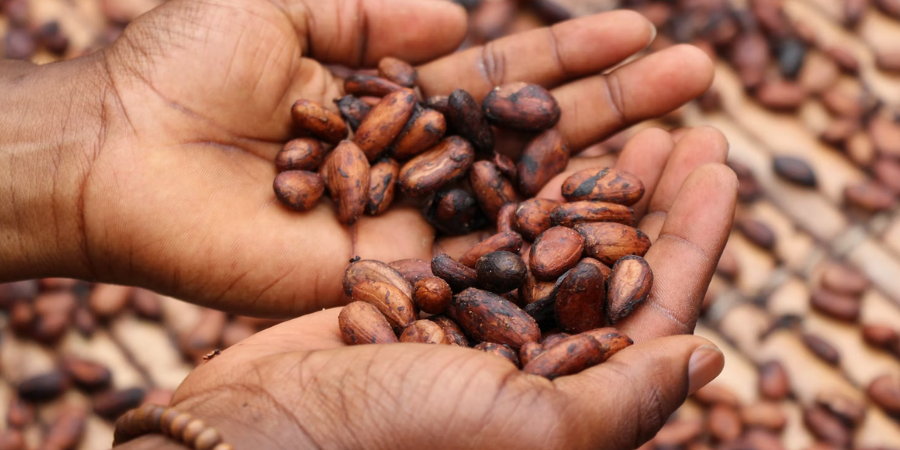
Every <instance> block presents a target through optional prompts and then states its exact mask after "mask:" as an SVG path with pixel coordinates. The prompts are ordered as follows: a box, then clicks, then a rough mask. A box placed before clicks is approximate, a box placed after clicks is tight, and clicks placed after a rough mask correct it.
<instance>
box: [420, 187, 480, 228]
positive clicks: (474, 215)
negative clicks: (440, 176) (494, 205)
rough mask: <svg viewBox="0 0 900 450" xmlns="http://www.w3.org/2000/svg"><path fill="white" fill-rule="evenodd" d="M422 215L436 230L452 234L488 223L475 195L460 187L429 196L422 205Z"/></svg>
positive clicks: (442, 190)
mask: <svg viewBox="0 0 900 450" xmlns="http://www.w3.org/2000/svg"><path fill="white" fill-rule="evenodd" d="M422 215H423V216H424V217H425V220H427V221H428V223H429V224H430V225H431V226H433V227H434V228H435V229H436V230H438V231H440V232H442V233H445V234H448V235H451V236H459V235H463V234H468V233H471V232H473V231H475V230H478V229H481V228H483V227H484V226H485V225H487V224H488V219H487V216H485V215H484V213H483V212H482V211H481V208H479V207H478V202H477V201H476V200H475V197H473V196H472V194H470V193H468V192H467V191H465V190H463V189H458V188H449V189H441V190H439V191H437V192H435V193H434V194H433V195H431V196H429V197H428V199H427V200H425V204H424V205H422Z"/></svg>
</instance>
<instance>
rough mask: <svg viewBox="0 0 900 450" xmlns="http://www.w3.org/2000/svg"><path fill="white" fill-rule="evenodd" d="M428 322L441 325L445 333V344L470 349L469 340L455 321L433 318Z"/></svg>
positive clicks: (441, 317)
mask: <svg viewBox="0 0 900 450" xmlns="http://www.w3.org/2000/svg"><path fill="white" fill-rule="evenodd" d="M428 320H430V321H432V322H434V323H436V324H438V325H440V327H441V329H442V330H443V331H444V343H445V344H447V345H455V346H457V347H468V346H469V340H468V339H467V338H466V335H464V334H463V332H462V330H461V329H460V328H459V325H457V324H456V322H454V321H453V319H451V318H449V317H445V316H431V317H429V318H428Z"/></svg>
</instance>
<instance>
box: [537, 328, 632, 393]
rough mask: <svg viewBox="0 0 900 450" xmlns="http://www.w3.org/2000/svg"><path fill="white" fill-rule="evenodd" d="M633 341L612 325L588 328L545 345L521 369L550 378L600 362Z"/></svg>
mask: <svg viewBox="0 0 900 450" xmlns="http://www.w3.org/2000/svg"><path fill="white" fill-rule="evenodd" d="M633 343H634V341H632V340H631V339H630V338H629V337H628V336H626V335H625V334H624V333H622V332H620V331H618V330H616V329H615V328H600V329H597V330H592V331H588V332H585V333H581V334H577V335H575V336H572V337H570V338H568V339H565V340H563V341H561V342H559V343H557V344H556V345H553V346H552V347H546V350H545V351H544V353H541V354H540V355H539V356H538V357H536V358H534V359H532V360H531V362H529V363H528V365H527V366H525V367H524V368H523V369H522V371H524V372H525V373H528V374H532V375H539V376H542V377H546V378H549V379H551V380H552V379H554V378H557V377H561V376H565V375H571V374H573V373H578V372H581V371H582V370H585V369H587V368H589V367H592V366H595V365H597V364H600V363H602V362H604V361H606V360H607V359H609V358H610V357H611V356H613V355H614V354H616V353H618V352H619V351H620V350H622V349H624V348H625V347H628V346H629V345H631V344H633Z"/></svg>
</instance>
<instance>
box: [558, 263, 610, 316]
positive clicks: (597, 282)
mask: <svg viewBox="0 0 900 450" xmlns="http://www.w3.org/2000/svg"><path fill="white" fill-rule="evenodd" d="M605 303H606V278H604V276H603V272H601V271H600V268H599V267H597V266H596V265H594V264H591V263H589V262H587V261H582V262H579V263H578V264H577V265H576V266H575V268H573V269H572V270H570V271H569V273H568V274H566V276H565V279H564V280H563V282H562V284H560V286H559V292H558V293H557V294H556V324H557V325H558V326H559V327H560V328H562V329H563V330H564V331H567V332H570V333H581V332H584V331H590V330H593V329H595V328H602V327H603V322H604V320H605V318H606V311H604V309H605V308H604V305H605Z"/></svg>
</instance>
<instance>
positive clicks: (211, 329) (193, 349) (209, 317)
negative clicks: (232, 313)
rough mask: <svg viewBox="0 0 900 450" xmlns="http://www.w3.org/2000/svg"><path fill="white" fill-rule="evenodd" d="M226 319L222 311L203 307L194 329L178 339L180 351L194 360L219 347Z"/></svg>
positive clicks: (198, 359)
mask: <svg viewBox="0 0 900 450" xmlns="http://www.w3.org/2000/svg"><path fill="white" fill-rule="evenodd" d="M227 319H228V316H227V315H226V314H225V313H224V312H222V311H217V310H214V309H203V310H202V311H201V312H200V320H198V321H197V324H196V325H195V326H194V329H192V330H191V331H190V332H188V333H186V334H183V335H182V336H181V338H180V339H179V341H180V342H179V344H180V346H181V351H182V352H184V354H185V355H187V356H188V357H190V358H192V359H193V360H194V361H202V358H203V356H204V355H206V354H208V353H209V352H211V351H213V350H216V349H217V348H218V347H219V343H220V341H221V339H222V329H223V328H224V327H225V321H226V320H227Z"/></svg>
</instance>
